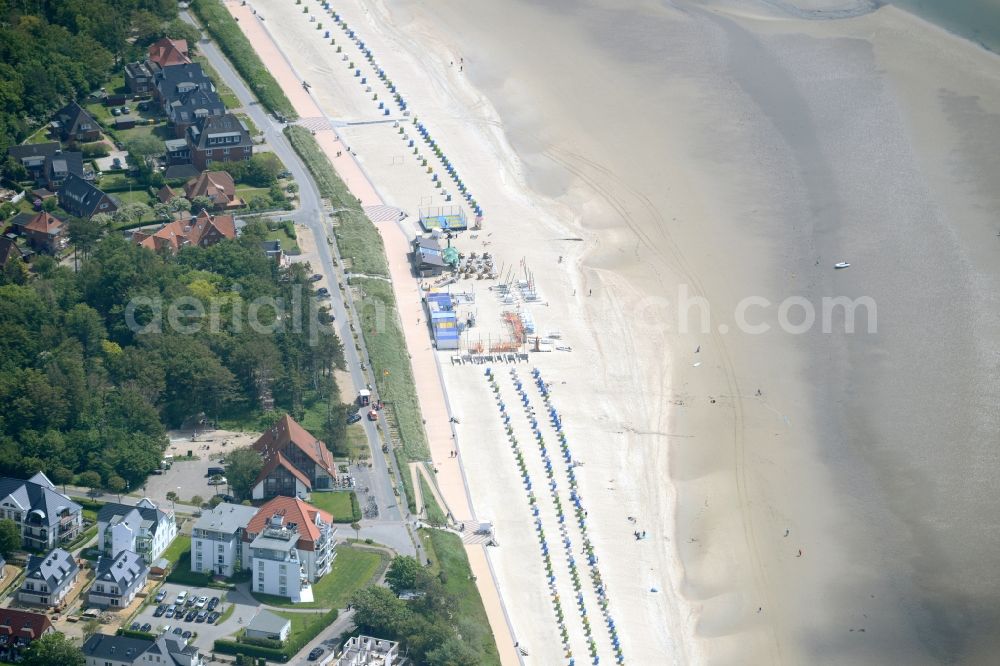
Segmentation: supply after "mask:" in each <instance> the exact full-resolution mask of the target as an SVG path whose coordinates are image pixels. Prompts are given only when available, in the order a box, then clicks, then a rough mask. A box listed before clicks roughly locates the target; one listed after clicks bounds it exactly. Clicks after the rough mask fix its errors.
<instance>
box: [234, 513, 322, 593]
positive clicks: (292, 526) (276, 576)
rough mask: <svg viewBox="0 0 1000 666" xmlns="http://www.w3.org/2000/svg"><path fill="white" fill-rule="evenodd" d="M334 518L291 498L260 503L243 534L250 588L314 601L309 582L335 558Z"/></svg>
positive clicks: (317, 578) (244, 559)
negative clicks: (249, 572) (249, 573)
mask: <svg viewBox="0 0 1000 666" xmlns="http://www.w3.org/2000/svg"><path fill="white" fill-rule="evenodd" d="M335 535H336V529H335V528H334V526H333V518H332V516H330V514H329V513H327V512H326V511H321V510H320V509H317V508H316V507H314V506H312V505H311V504H306V503H305V502H303V501H302V500H300V499H298V498H295V497H275V498H274V499H272V500H270V501H269V502H266V503H265V504H264V505H263V506H261V507H260V508H259V509H258V510H257V513H256V515H254V517H253V519H252V520H251V521H250V523H249V524H248V525H247V528H246V530H245V531H244V532H243V561H244V562H247V563H249V567H248V568H249V569H250V570H251V585H252V589H253V591H254V592H261V593H264V594H274V595H277V596H282V597H288V598H289V599H291V600H292V601H294V602H300V601H311V600H312V583H315V582H316V581H318V580H319V579H320V578H322V577H323V576H325V575H326V574H327V573H328V572H329V571H330V567H331V565H332V563H333V559H334V557H335V552H334V548H333V545H334V537H335Z"/></svg>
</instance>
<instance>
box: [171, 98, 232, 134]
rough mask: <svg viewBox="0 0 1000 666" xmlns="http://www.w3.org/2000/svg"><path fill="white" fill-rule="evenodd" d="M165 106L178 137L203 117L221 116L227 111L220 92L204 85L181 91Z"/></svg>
mask: <svg viewBox="0 0 1000 666" xmlns="http://www.w3.org/2000/svg"><path fill="white" fill-rule="evenodd" d="M164 107H165V108H164V111H165V112H166V114H167V119H168V120H169V121H170V122H171V123H173V126H174V136H176V137H177V138H184V136H185V133H186V132H187V128H188V127H190V126H192V125H194V124H195V123H197V122H198V121H199V120H201V119H202V118H207V117H209V116H221V115H222V114H224V113H225V112H226V105H225V104H223V103H222V98H221V97H219V94H218V93H216V92H215V91H214V90H207V89H205V88H202V87H197V88H194V89H192V90H187V91H185V92H183V93H179V94H178V95H176V96H175V97H173V98H172V99H170V100H169V101H168V102H166V103H165V104H164Z"/></svg>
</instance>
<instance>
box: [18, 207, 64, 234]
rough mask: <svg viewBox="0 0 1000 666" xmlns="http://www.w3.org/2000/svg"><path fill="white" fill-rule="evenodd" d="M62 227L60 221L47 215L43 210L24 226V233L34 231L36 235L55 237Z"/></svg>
mask: <svg viewBox="0 0 1000 666" xmlns="http://www.w3.org/2000/svg"><path fill="white" fill-rule="evenodd" d="M62 227H63V223H62V220H60V219H59V218H57V217H53V216H52V215H49V213H48V211H44V210H43V211H42V212H41V213H39V214H38V215H36V216H35V217H33V218H31V221H30V222H28V223H27V224H26V225H24V229H25V231H35V232H37V233H42V234H52V235H56V234H58V233H59V232H60V231H62Z"/></svg>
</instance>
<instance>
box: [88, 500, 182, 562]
mask: <svg viewBox="0 0 1000 666" xmlns="http://www.w3.org/2000/svg"><path fill="white" fill-rule="evenodd" d="M176 536H177V521H176V519H175V518H174V513H173V511H163V510H161V509H160V508H158V507H157V506H156V504H154V503H153V501H152V500H149V499H147V498H145V497H144V498H143V499H141V500H139V502H138V503H137V504H136V505H135V506H130V505H128V504H115V503H111V504H105V505H104V506H103V507H101V510H100V511H98V513H97V547H98V549H99V550H100V551H101V552H102V553H104V554H105V555H111V556H112V557H114V556H116V555H118V553H120V552H122V551H124V550H131V551H133V552H135V553H138V554H139V555H141V556H142V557H143V559H144V560H145V561H146V564H150V563H152V562H154V561H155V560H156V559H157V558H158V557H160V555H162V554H163V551H165V550H166V549H167V546H169V545H170V542H172V541H173V540H174V537H176Z"/></svg>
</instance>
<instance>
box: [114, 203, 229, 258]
mask: <svg viewBox="0 0 1000 666" xmlns="http://www.w3.org/2000/svg"><path fill="white" fill-rule="evenodd" d="M226 238H229V239H232V238H236V221H235V220H234V219H233V216H232V215H214V216H213V215H212V214H211V213H209V212H208V211H206V210H203V211H201V212H200V213H198V214H197V215H192V216H191V217H189V218H186V219H183V220H174V221H172V222H167V223H166V224H164V225H163V226H161V227H160V228H159V229H157V230H156V231H153V232H150V231H149V230H139V231H136V232H135V233H133V234H132V242H134V243H136V244H137V245H141V246H143V247H148V248H149V249H150V250H154V251H159V250H166V251H168V252H171V253H173V252H177V251H178V250H180V249H181V248H182V247H186V246H188V245H193V246H200V247H208V246H209V245H215V244H216V243H218V242H219V241H221V240H223V239H226Z"/></svg>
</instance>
